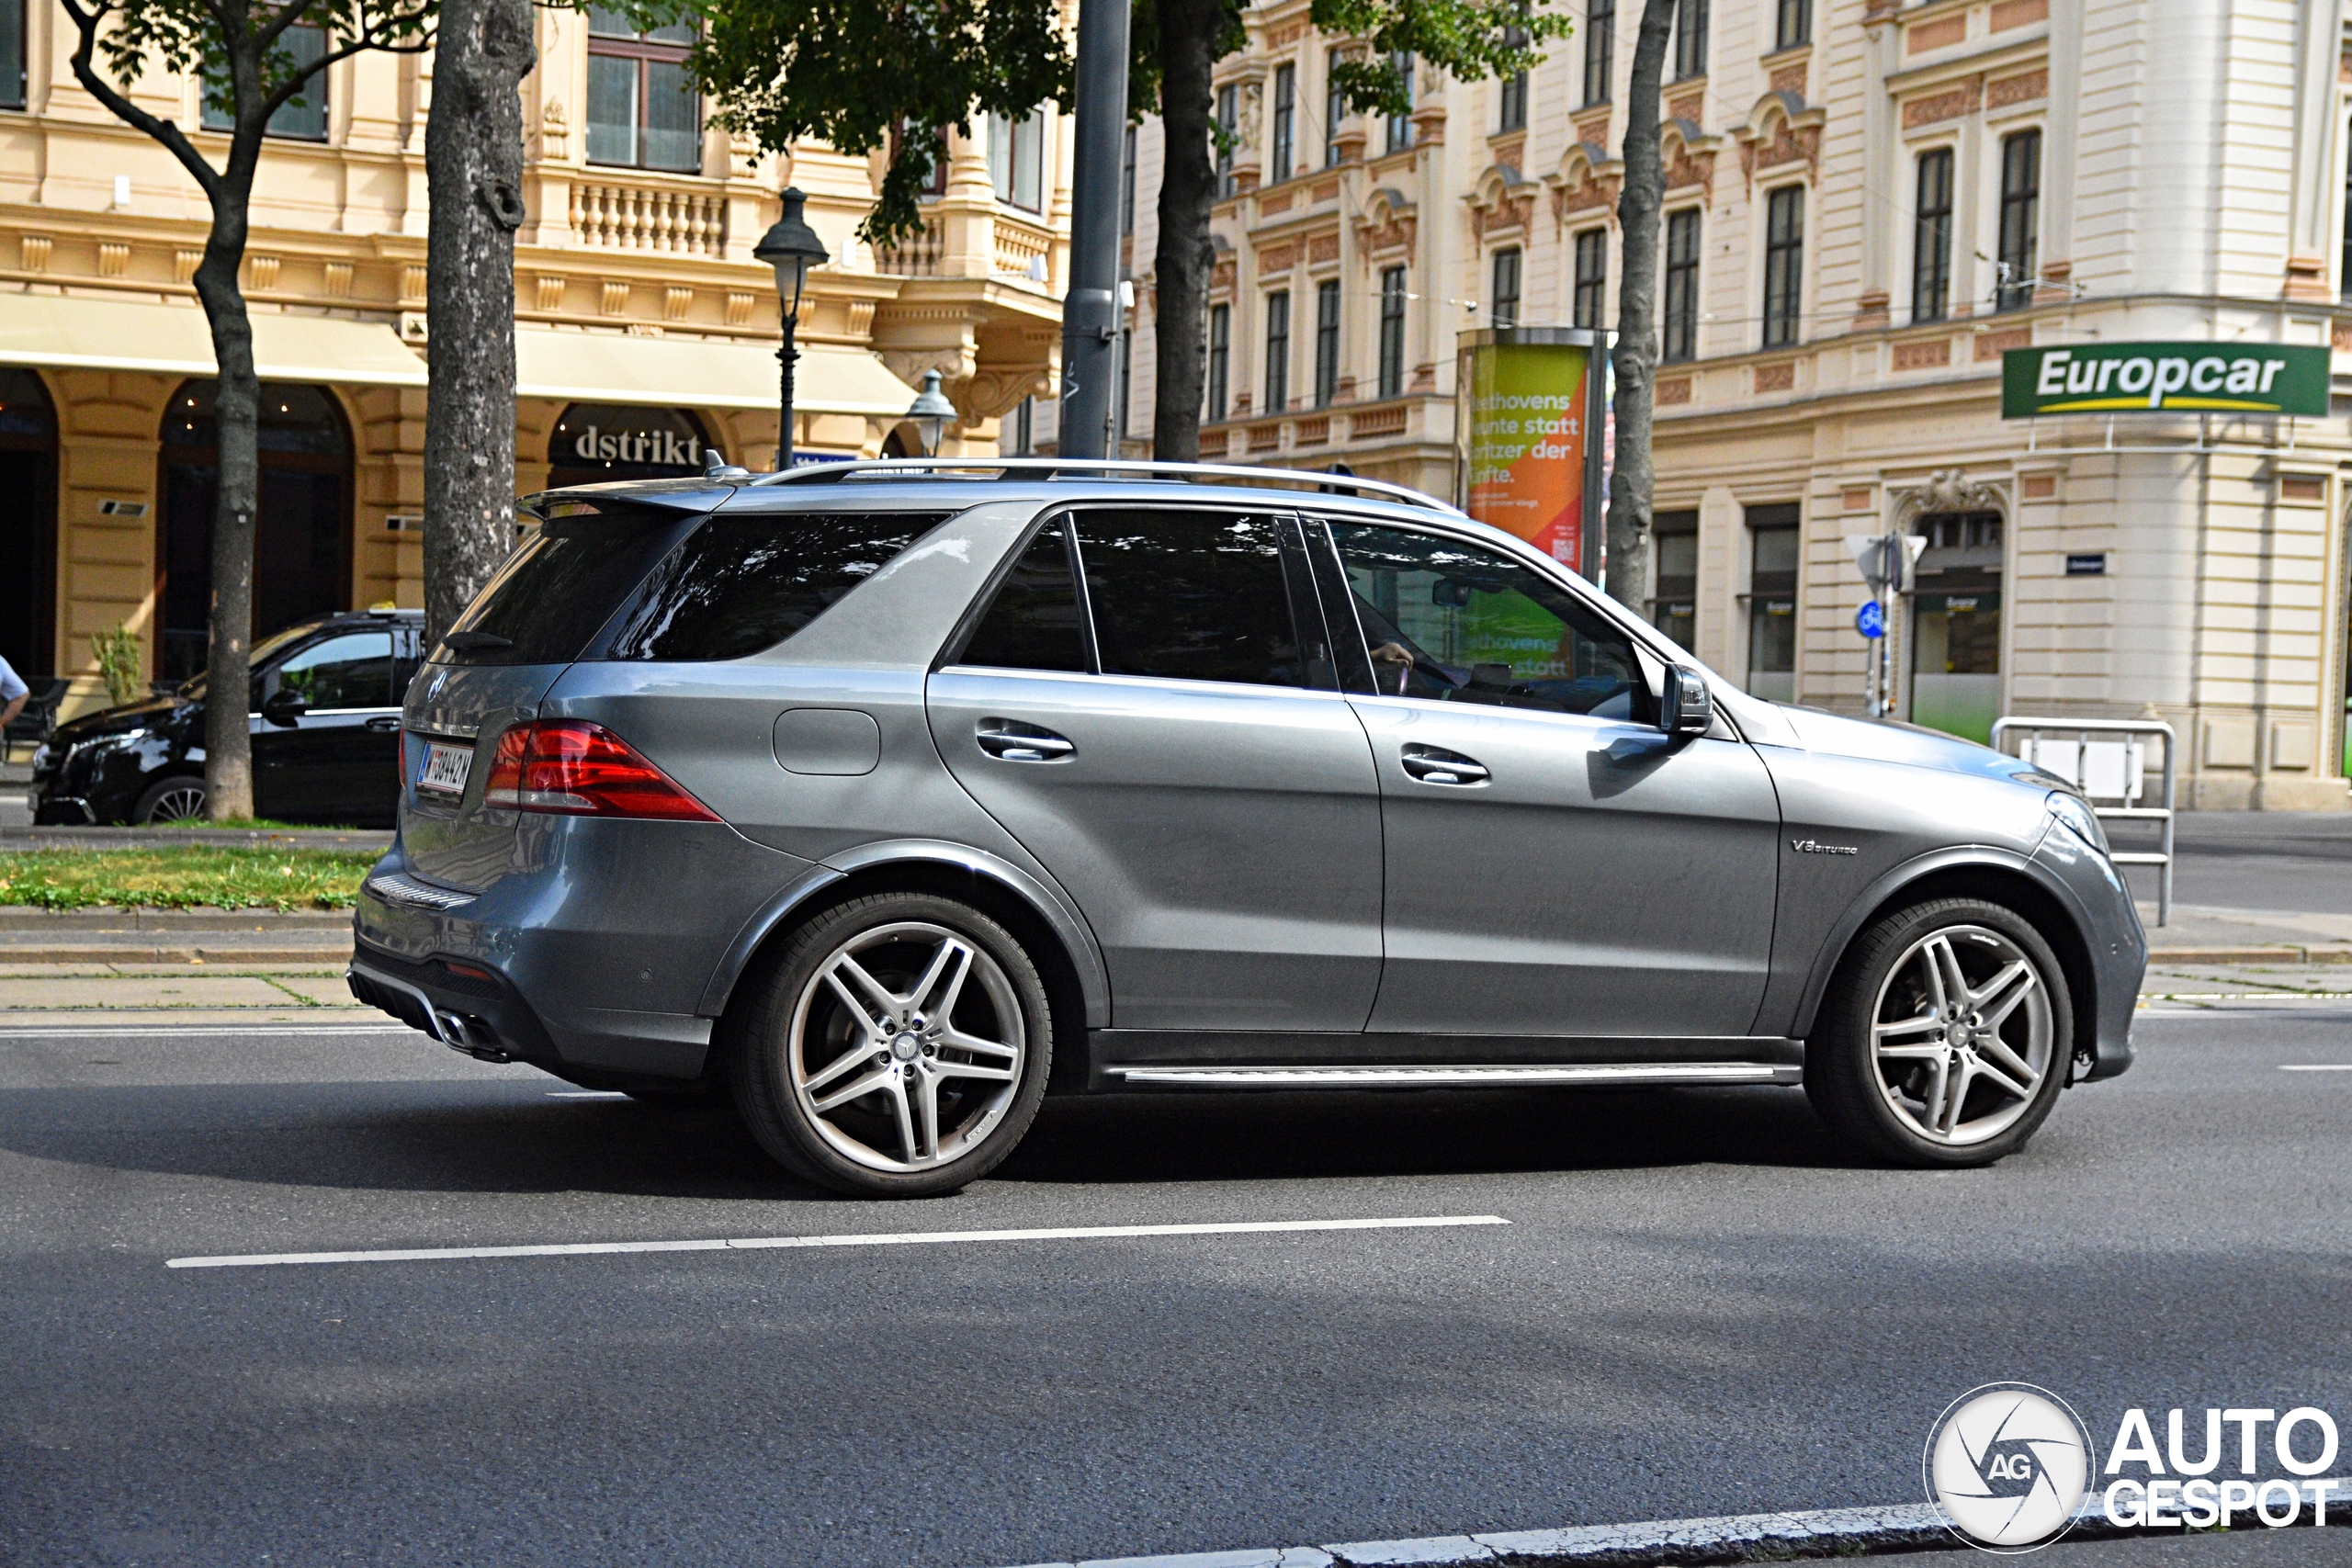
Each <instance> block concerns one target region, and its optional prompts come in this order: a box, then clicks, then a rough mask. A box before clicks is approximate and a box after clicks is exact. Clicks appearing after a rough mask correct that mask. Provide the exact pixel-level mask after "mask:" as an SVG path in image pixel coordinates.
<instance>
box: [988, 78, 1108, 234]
mask: <svg viewBox="0 0 2352 1568" xmlns="http://www.w3.org/2000/svg"><path fill="white" fill-rule="evenodd" d="M1134 158H1135V131H1134V130H1133V128H1130V129H1129V130H1128V131H1127V146H1126V149H1125V154H1124V161H1123V163H1122V165H1121V168H1120V173H1119V202H1120V207H1119V217H1120V221H1121V222H1122V223H1124V224H1125V227H1124V228H1123V229H1121V230H1120V232H1121V233H1123V234H1131V233H1133V232H1135V191H1134V189H1133V187H1132V186H1131V184H1130V183H1129V182H1130V181H1131V180H1132V179H1133V177H1134V175H1135V163H1134ZM989 184H990V185H992V186H995V188H996V198H997V199H998V200H999V201H1001V202H1003V203H1005V204H1006V205H1007V206H1009V207H1017V208H1020V209H1022V210H1023V211H1024V212H1037V211H1041V210H1043V209H1044V207H1045V201H1046V195H1045V192H1046V111H1045V110H1044V109H1042V108H1039V109H1032V110H1031V111H1030V112H1029V113H1027V114H1025V115H1023V116H1022V118H1019V119H1007V118H1004V116H1002V115H1001V114H992V115H990V116H989Z"/></svg>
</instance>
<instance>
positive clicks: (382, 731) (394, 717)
mask: <svg viewBox="0 0 2352 1568" xmlns="http://www.w3.org/2000/svg"><path fill="white" fill-rule="evenodd" d="M400 727H401V721H400V716H399V715H398V714H378V715H377V716H375V717H374V718H371V719H369V720H368V728H370V729H372V730H374V731H375V732H376V733H377V734H379V735H390V733H391V732H392V731H393V730H395V729H398V728H400Z"/></svg>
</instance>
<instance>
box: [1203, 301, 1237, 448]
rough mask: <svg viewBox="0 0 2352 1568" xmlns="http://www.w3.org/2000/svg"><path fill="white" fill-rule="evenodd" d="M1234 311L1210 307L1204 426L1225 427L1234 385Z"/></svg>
mask: <svg viewBox="0 0 2352 1568" xmlns="http://www.w3.org/2000/svg"><path fill="white" fill-rule="evenodd" d="M1232 376H1233V307H1232V306H1230V305H1212V306H1210V307H1209V367H1208V377H1207V380H1208V410H1207V412H1206V413H1205V414H1204V418H1203V423H1207V424H1222V423H1225V411H1226V405H1227V402H1228V401H1229V400H1230V398H1229V393H1230V392H1231V390H1232V386H1233V381H1232Z"/></svg>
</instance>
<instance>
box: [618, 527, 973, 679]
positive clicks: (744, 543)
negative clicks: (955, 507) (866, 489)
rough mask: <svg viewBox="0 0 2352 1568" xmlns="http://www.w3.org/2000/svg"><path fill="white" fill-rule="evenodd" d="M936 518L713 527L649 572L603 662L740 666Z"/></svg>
mask: <svg viewBox="0 0 2352 1568" xmlns="http://www.w3.org/2000/svg"><path fill="white" fill-rule="evenodd" d="M948 515H949V513H944V512H887V513H856V514H850V515H841V514H835V513H818V514H813V515H812V514H808V513H765V514H752V515H744V516H721V517H713V518H712V519H710V521H708V522H707V523H705V524H704V525H702V526H701V527H700V528H698V529H696V530H695V532H694V534H693V536H691V537H689V538H687V539H686V540H685V541H684V543H682V544H681V545H679V546H678V547H677V548H676V549H675V550H673V551H672V552H671V554H670V556H669V558H667V559H666V560H664V561H662V564H661V565H660V566H658V567H656V568H654V570H653V571H652V573H651V575H650V576H649V577H647V578H646V580H645V583H644V586H642V587H641V588H639V590H638V592H637V593H636V595H635V596H634V597H633V598H632V599H631V600H630V601H629V604H628V607H627V608H626V609H624V610H623V611H622V612H621V614H620V617H619V619H618V621H617V622H616V625H615V629H614V633H613V636H612V638H611V641H610V651H609V653H608V654H607V657H608V658H613V659H661V660H690V659H741V658H743V657H745V656H746V655H749V654H753V653H757V652H759V651H760V650H761V649H768V648H774V647H775V645H776V644H777V643H780V642H782V641H784V640H785V639H786V637H791V636H793V635H794V634H795V633H797V632H798V631H799V630H801V628H803V627H804V626H808V625H809V622H811V621H813V620H815V619H816V618H817V617H818V616H820V615H823V614H824V613H825V612H826V611H827V610H829V609H831V607H832V606H833V605H834V604H838V603H839V602H840V601H841V600H842V598H844V597H846V596H847V595H848V593H849V592H850V590H851V589H853V588H855V587H856V586H857V585H858V584H859V583H861V582H863V581H865V580H866V579H867V578H869V577H871V576H873V575H874V574H875V573H876V572H877V571H879V570H882V568H883V567H884V566H886V565H888V562H889V560H890V558H892V557H893V556H895V555H897V554H898V553H899V551H900V550H903V549H905V548H906V547H908V546H909V545H910V544H912V543H914V541H915V540H917V539H919V538H921V537H922V536H923V535H925V534H928V533H929V532H931V530H932V529H933V527H935V526H937V525H939V524H940V523H941V522H943V521H944V520H945V519H946V518H947V516H948Z"/></svg>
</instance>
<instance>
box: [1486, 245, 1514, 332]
mask: <svg viewBox="0 0 2352 1568" xmlns="http://www.w3.org/2000/svg"><path fill="white" fill-rule="evenodd" d="M1487 276H1488V278H1489V279H1490V280H1491V282H1492V284H1493V288H1492V289H1491V291H1490V292H1491V294H1492V299H1491V302H1490V303H1491V309H1490V311H1489V314H1488V315H1487V322H1488V324H1489V325H1492V326H1498V327H1515V326H1517V325H1519V247H1518V246H1517V245H1512V246H1510V248H1509V249H1507V250H1500V251H1497V252H1496V253H1495V259H1494V264H1493V266H1492V268H1491V270H1490V271H1489V272H1488V274H1487Z"/></svg>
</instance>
